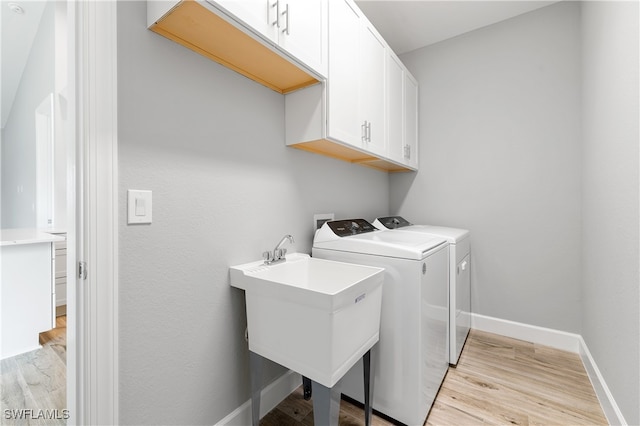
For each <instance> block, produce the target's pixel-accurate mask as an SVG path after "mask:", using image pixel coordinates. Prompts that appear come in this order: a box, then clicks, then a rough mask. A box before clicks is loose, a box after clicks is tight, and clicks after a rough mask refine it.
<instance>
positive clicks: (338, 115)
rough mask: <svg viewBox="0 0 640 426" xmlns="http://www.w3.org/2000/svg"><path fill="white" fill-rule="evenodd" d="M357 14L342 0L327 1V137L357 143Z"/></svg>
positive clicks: (359, 129) (358, 120)
mask: <svg viewBox="0 0 640 426" xmlns="http://www.w3.org/2000/svg"><path fill="white" fill-rule="evenodd" d="M359 28H360V17H359V15H358V12H357V11H356V10H355V9H353V8H352V7H351V4H350V3H349V2H347V1H346V0H334V1H331V2H330V3H329V79H328V80H327V137H329V138H332V139H336V140H338V141H341V142H343V143H347V144H351V145H353V146H357V147H360V146H361V143H362V142H361V128H360V124H362V123H361V122H360V115H359V114H358V85H359V82H358V79H359V78H360V72H359V70H360V67H359V53H358V51H359V46H358V39H359V36H360V31H359Z"/></svg>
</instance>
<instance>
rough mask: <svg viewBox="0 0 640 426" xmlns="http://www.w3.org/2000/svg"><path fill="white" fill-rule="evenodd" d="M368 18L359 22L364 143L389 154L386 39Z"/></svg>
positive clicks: (364, 146)
mask: <svg viewBox="0 0 640 426" xmlns="http://www.w3.org/2000/svg"><path fill="white" fill-rule="evenodd" d="M366 22H367V21H366V20H362V22H361V25H360V69H359V72H358V74H359V81H360V88H359V93H358V100H359V105H358V111H359V113H360V121H361V123H362V124H361V126H362V128H363V130H364V131H363V133H364V134H363V138H362V140H363V145H362V147H363V148H365V149H366V150H368V151H370V152H372V153H374V154H379V155H386V154H387V144H386V123H385V87H386V81H385V58H386V55H387V50H386V46H385V43H384V40H383V39H382V37H380V35H379V34H378V33H377V31H376V30H375V29H374V28H373V27H372V26H370V25H367V23H366Z"/></svg>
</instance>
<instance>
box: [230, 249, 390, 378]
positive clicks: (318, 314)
mask: <svg viewBox="0 0 640 426" xmlns="http://www.w3.org/2000/svg"><path fill="white" fill-rule="evenodd" d="M383 271H384V269H382V268H375V267H371V266H361V265H354V264H350V263H342V262H335V261H330V260H324V259H316V258H311V257H309V255H307V254H301V253H292V254H288V255H286V261H285V262H281V263H276V264H271V265H265V264H264V262H263V261H257V262H252V263H247V264H244V265H238V266H232V267H231V268H230V272H231V285H232V286H233V287H237V288H240V289H242V290H245V292H246V301H247V324H248V328H249V350H250V351H252V352H255V353H257V354H259V355H261V356H263V357H265V358H268V359H270V360H272V361H275V362H277V363H279V364H281V365H283V366H285V367H287V368H289V369H291V370H294V371H296V372H298V373H300V374H302V375H303V376H306V377H308V378H310V379H311V380H314V381H316V382H318V383H320V384H322V385H324V386H326V387H328V388H331V387H333V385H334V384H336V382H337V381H338V380H340V378H341V377H342V376H343V375H344V374H345V373H346V372H347V371H348V370H349V369H350V368H351V367H352V366H353V365H354V364H355V363H356V361H357V360H358V359H360V358H361V357H362V356H363V355H364V353H365V352H367V351H368V350H369V349H371V347H372V346H373V345H374V344H375V343H376V342H377V341H378V336H379V329H380V307H381V300H382V281H383Z"/></svg>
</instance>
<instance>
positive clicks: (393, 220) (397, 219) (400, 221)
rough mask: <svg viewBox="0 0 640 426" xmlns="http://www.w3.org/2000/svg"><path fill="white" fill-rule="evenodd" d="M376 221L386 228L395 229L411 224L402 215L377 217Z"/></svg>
mask: <svg viewBox="0 0 640 426" xmlns="http://www.w3.org/2000/svg"><path fill="white" fill-rule="evenodd" d="M378 221H379V222H380V223H381V224H383V225H384V226H385V227H386V228H388V229H397V228H403V227H405V226H411V225H413V224H412V223H410V222H409V221H408V220H406V219H405V218H403V217H402V216H387V217H379V218H378Z"/></svg>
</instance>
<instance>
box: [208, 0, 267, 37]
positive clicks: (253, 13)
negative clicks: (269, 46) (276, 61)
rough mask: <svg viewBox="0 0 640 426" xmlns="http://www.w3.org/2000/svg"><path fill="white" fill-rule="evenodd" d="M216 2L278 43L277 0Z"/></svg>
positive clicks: (229, 0) (225, 0) (226, 0)
mask: <svg viewBox="0 0 640 426" xmlns="http://www.w3.org/2000/svg"><path fill="white" fill-rule="evenodd" d="M214 3H216V4H217V5H218V6H220V7H221V8H222V9H224V10H225V11H227V12H228V13H230V14H231V15H233V16H234V17H236V18H237V19H239V20H241V21H242V22H243V23H244V24H245V25H247V26H248V27H249V28H250V29H252V30H254V31H256V32H258V33H259V34H261V35H262V36H263V37H265V38H267V39H269V40H271V41H273V42H274V43H276V44H277V43H278V28H277V25H276V21H277V10H276V7H277V4H278V2H277V1H269V0H217V1H215V2H214Z"/></svg>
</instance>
